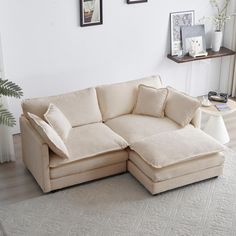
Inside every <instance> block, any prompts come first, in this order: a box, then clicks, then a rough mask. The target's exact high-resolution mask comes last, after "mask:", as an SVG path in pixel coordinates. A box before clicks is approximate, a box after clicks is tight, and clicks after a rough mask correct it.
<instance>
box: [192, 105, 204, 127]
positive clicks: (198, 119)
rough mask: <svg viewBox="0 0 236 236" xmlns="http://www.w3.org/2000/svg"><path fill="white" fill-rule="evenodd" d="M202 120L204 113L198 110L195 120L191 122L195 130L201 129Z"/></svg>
mask: <svg viewBox="0 0 236 236" xmlns="http://www.w3.org/2000/svg"><path fill="white" fill-rule="evenodd" d="M201 120H202V113H201V110H200V108H198V109H197V111H196V112H195V115H194V117H193V119H192V120H191V124H192V125H193V126H194V127H195V128H199V129H200V128H201Z"/></svg>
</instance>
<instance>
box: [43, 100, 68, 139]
mask: <svg viewBox="0 0 236 236" xmlns="http://www.w3.org/2000/svg"><path fill="white" fill-rule="evenodd" d="M44 118H45V120H46V121H47V122H48V123H49V125H51V126H52V127H53V129H54V130H55V131H56V132H57V133H58V134H59V136H60V137H61V138H62V139H63V140H66V139H67V137H68V134H69V133H70V130H71V128H72V127H71V124H70V122H69V121H68V119H67V118H66V117H65V115H64V114H63V113H62V112H61V110H60V109H59V108H58V107H57V106H55V105H54V104H52V103H51V104H50V105H49V107H48V110H47V112H46V113H45V114H44Z"/></svg>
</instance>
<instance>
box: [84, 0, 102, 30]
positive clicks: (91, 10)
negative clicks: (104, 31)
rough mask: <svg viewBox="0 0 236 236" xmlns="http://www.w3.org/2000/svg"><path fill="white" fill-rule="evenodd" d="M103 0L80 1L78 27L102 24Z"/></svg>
mask: <svg viewBox="0 0 236 236" xmlns="http://www.w3.org/2000/svg"><path fill="white" fill-rule="evenodd" d="M102 1H103V0H80V26H81V27H85V26H92V25H101V24H103V9H102V6H103V2H102Z"/></svg>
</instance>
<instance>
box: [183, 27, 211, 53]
mask: <svg viewBox="0 0 236 236" xmlns="http://www.w3.org/2000/svg"><path fill="white" fill-rule="evenodd" d="M181 36H182V46H183V53H184V55H186V54H188V53H189V55H190V56H193V57H198V56H207V52H206V37H205V27H204V25H194V26H181Z"/></svg>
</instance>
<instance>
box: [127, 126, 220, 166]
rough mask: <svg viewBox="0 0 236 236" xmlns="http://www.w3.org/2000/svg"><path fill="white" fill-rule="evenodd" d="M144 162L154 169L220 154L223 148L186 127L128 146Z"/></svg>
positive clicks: (214, 141)
mask: <svg viewBox="0 0 236 236" xmlns="http://www.w3.org/2000/svg"><path fill="white" fill-rule="evenodd" d="M130 148H131V149H132V150H134V151H135V152H136V153H138V154H139V156H141V157H142V158H143V159H144V161H146V162H147V163H148V164H149V165H151V166H153V167H155V168H163V167H166V166H169V165H173V164H176V163H179V162H184V161H188V160H191V159H195V158H198V157H201V156H205V155H210V154H213V153H217V152H221V151H223V150H224V146H223V145H221V144H220V143H218V142H217V141H216V140H215V139H213V138H212V137H210V136H209V135H207V134H205V133H204V132H203V131H201V130H200V129H196V128H193V127H189V126H188V127H186V128H183V129H180V130H175V131H169V132H163V133H160V134H157V135H153V136H151V137H148V138H145V139H143V140H140V141H137V142H135V143H133V144H131V145H130Z"/></svg>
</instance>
